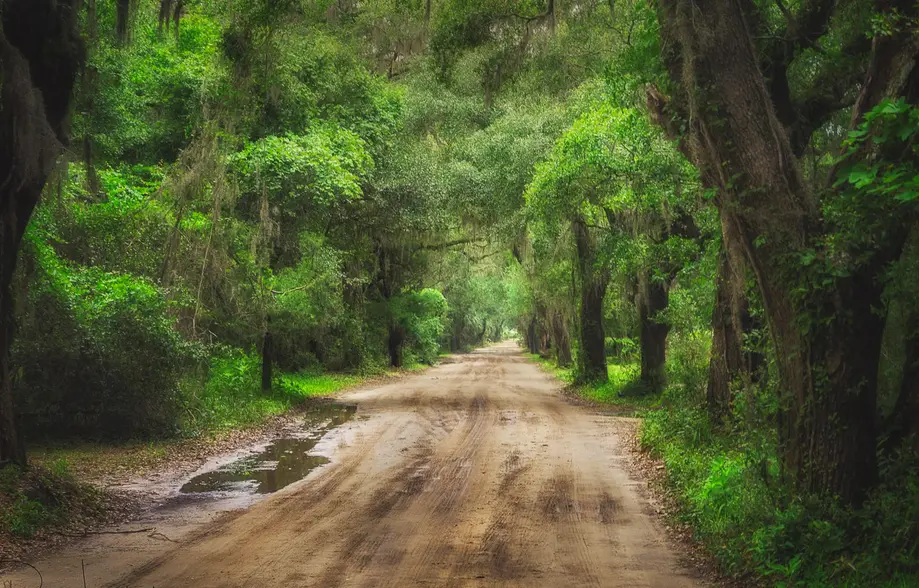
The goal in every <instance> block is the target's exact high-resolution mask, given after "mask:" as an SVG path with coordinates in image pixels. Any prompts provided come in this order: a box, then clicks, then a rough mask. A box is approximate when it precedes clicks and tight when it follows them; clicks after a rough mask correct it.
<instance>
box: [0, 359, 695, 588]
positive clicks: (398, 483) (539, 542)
mask: <svg viewBox="0 0 919 588" xmlns="http://www.w3.org/2000/svg"><path fill="white" fill-rule="evenodd" d="M341 399H342V400H343V401H345V402H353V403H356V404H357V405H358V407H359V409H358V413H357V417H356V418H355V419H354V420H353V421H351V422H350V423H348V424H347V425H346V426H344V427H342V428H340V429H338V430H336V431H334V432H333V433H332V434H331V435H330V437H329V438H327V439H326V440H325V443H324V444H325V446H326V449H327V451H328V454H329V456H330V457H331V458H332V464H330V465H329V466H326V467H324V468H321V469H320V470H318V471H316V472H314V473H312V474H311V475H310V476H309V477H308V478H307V479H306V480H304V481H303V482H300V483H297V484H294V485H292V486H289V487H288V488H286V489H284V490H282V491H281V492H278V493H277V494H274V495H271V496H270V497H269V498H268V499H266V500H264V501H262V502H260V503H258V504H255V505H254V506H252V507H251V508H246V509H238V510H233V511H230V512H225V513H223V514H215V515H213V516H211V517H210V518H208V517H204V516H198V517H197V519H196V517H195V516H189V515H188V512H189V509H192V512H193V511H194V509H199V510H200V509H206V508H207V506H206V503H202V504H199V505H195V504H191V505H189V504H186V505H183V506H181V507H176V508H175V509H174V510H173V511H171V512H161V513H159V514H158V515H157V516H159V517H160V519H159V522H158V529H160V530H162V531H163V532H164V533H166V534H167V535H168V536H169V538H170V539H171V541H163V540H162V538H156V537H153V538H151V537H147V536H146V535H144V534H137V535H111V536H105V537H100V538H96V539H92V540H89V541H87V542H84V543H82V544H80V545H77V546H74V547H73V548H70V549H68V550H66V551H65V552H61V553H58V554H55V555H53V556H51V557H49V558H46V559H45V560H43V561H40V562H36V563H35V565H36V567H37V568H38V569H39V570H41V571H42V573H43V574H44V578H45V586H52V587H54V588H57V587H63V588H69V587H71V586H73V587H80V586H82V585H83V580H82V575H81V574H82V570H81V560H82V561H83V562H85V568H86V575H87V586H89V587H90V588H97V587H99V586H109V587H146V588H152V587H154V586H155V587H156V588H185V587H192V586H194V587H200V588H218V587H219V588H224V587H231V586H232V587H235V586H239V587H243V586H245V587H261V586H285V587H286V586H291V587H293V586H296V587H311V586H315V587H335V586H356V587H377V586H390V587H394V588H395V587H398V588H404V587H414V586H448V587H463V586H477V587H480V586H527V587H539V586H545V587H564V588H569V587H574V586H597V587H604V588H616V587H647V586H653V587H662V588H683V587H694V586H699V585H701V581H700V580H697V579H695V577H694V575H693V574H692V572H690V571H689V570H686V569H683V568H682V567H681V566H680V564H679V562H678V558H677V555H676V554H675V553H674V552H673V551H672V549H671V547H670V546H669V544H668V543H667V541H666V539H665V537H664V532H663V529H662V527H661V526H660V524H659V522H658V521H657V520H656V519H655V517H654V515H653V514H652V513H651V509H650V508H649V507H648V504H647V502H646V500H645V499H644V498H643V497H642V493H641V492H640V491H639V490H640V488H641V487H642V486H643V483H642V482H640V481H639V480H636V479H633V478H631V477H630V475H629V473H628V472H627V470H626V468H625V460H626V451H627V449H626V447H625V446H624V442H625V440H623V439H620V437H619V435H620V432H621V431H623V430H625V427H619V426H611V425H612V424H613V423H611V421H614V420H615V419H616V417H609V416H601V415H596V414H592V413H590V412H589V411H587V410H585V409H584V408H582V407H578V406H572V405H570V404H568V403H566V402H565V401H564V400H563V398H561V396H560V395H559V393H558V385H557V383H556V382H554V381H553V380H552V379H551V378H550V377H549V376H548V375H547V374H545V373H543V372H542V371H541V370H540V369H539V368H538V367H537V366H536V365H533V364H532V363H530V362H528V361H526V360H525V358H524V357H523V356H522V355H521V353H520V352H519V350H518V349H517V347H516V346H515V345H513V344H511V343H504V344H501V345H498V346H494V347H490V348H487V349H482V350H479V351H477V352H475V353H471V354H468V355H464V356H459V357H458V358H456V359H455V361H453V362H451V363H447V364H444V365H441V366H439V367H436V368H433V369H431V370H429V371H427V372H426V373H424V374H422V375H418V376H415V377H411V378H406V379H403V380H400V381H398V382H396V383H394V384H390V385H387V386H383V387H379V388H374V389H365V390H357V391H354V392H350V393H347V394H345V395H343V396H342V397H341ZM199 515H200V513H199ZM176 541H177V542H176ZM30 574H31V576H30ZM0 580H3V581H7V582H8V581H10V580H12V581H13V582H14V586H17V587H28V586H31V585H32V584H30V583H29V582H34V581H35V580H34V572H32V571H31V570H22V571H20V572H17V573H16V574H13V575H11V576H3V577H2V578H0ZM35 585H36V586H37V585H38V584H37V583H36V584H35Z"/></svg>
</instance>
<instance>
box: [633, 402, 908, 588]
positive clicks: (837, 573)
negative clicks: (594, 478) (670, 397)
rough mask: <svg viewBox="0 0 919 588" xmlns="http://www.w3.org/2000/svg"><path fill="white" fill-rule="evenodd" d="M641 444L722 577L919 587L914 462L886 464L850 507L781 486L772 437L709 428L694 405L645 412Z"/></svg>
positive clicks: (816, 585)
mask: <svg viewBox="0 0 919 588" xmlns="http://www.w3.org/2000/svg"><path fill="white" fill-rule="evenodd" d="M752 431H755V430H752ZM640 441H641V444H642V446H643V447H645V448H647V449H649V450H650V451H652V452H653V454H655V455H657V456H658V457H659V458H660V459H662V461H663V462H664V465H665V467H666V471H667V478H666V484H667V486H668V487H669V489H670V490H671V492H672V496H674V497H675V499H676V500H677V503H678V506H679V515H678V516H679V517H680V518H681V519H682V520H683V521H684V522H686V523H688V524H689V525H690V527H691V528H692V529H693V531H694V533H695V536H696V538H697V539H699V540H700V541H702V542H703V543H704V544H705V546H706V547H707V548H708V549H709V550H710V551H711V553H712V554H713V555H714V556H715V558H716V559H717V561H718V562H719V564H720V566H721V567H722V569H723V570H724V571H725V572H726V573H728V574H730V575H732V576H735V577H740V578H745V577H751V576H752V577H759V578H762V579H764V581H765V582H766V583H767V584H769V585H774V586H782V587H791V586H806V587H813V588H824V587H826V588H829V587H836V586H841V587H851V588H856V587H858V588H862V587H864V588H868V587H871V588H874V587H879V588H880V587H886V588H901V587H904V588H905V587H907V586H919V483H917V482H916V480H915V474H914V472H915V471H916V469H917V467H919V464H917V463H915V461H916V460H915V457H914V456H906V455H904V456H902V457H899V458H896V459H894V460H892V461H890V462H888V463H885V464H883V465H882V468H881V470H882V471H881V475H882V480H883V482H882V484H881V485H880V486H879V488H878V489H877V490H876V491H875V492H874V494H873V495H872V496H871V497H870V499H869V500H868V501H867V503H866V504H865V505H864V506H863V507H862V508H861V509H858V510H855V509H852V508H847V507H843V506H841V505H840V504H839V503H837V502H835V501H833V500H829V499H820V498H816V497H806V496H801V495H799V494H795V493H793V492H792V491H791V490H790V489H788V488H786V487H784V486H783V485H782V484H781V482H780V481H779V478H778V467H777V465H776V463H777V462H776V459H775V453H774V449H773V448H774V440H772V439H770V438H768V436H767V435H766V434H765V433H760V434H756V433H755V432H751V429H750V428H748V427H737V428H736V429H735V430H732V431H728V432H724V433H720V432H716V431H713V430H712V429H711V427H710V426H709V421H708V417H707V415H706V413H705V411H704V408H703V407H702V405H701V403H698V406H696V407H688V406H686V405H685V404H684V405H681V406H670V407H668V408H665V409H662V410H655V411H650V412H648V413H647V414H646V415H645V420H644V423H643V425H642V428H641V433H640Z"/></svg>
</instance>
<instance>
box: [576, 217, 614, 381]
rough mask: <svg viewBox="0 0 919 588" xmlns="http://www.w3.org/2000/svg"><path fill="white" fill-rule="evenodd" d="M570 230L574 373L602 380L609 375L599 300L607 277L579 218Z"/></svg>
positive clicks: (603, 294)
mask: <svg viewBox="0 0 919 588" xmlns="http://www.w3.org/2000/svg"><path fill="white" fill-rule="evenodd" d="M572 229H573V231H574V240H575V246H576V248H577V254H578V264H577V265H578V277H579V278H580V289H581V306H580V323H581V324H580V342H581V349H580V353H578V371H579V374H578V375H579V377H580V379H582V380H584V381H587V382H605V381H606V380H607V378H608V377H609V376H608V374H607V371H606V335H605V333H604V331H603V299H604V298H605V297H606V286H607V281H608V280H607V278H606V276H605V274H604V272H603V271H602V270H600V269H598V268H597V267H596V245H595V243H594V239H593V237H592V236H591V234H590V231H589V230H588V228H587V226H586V225H585V224H584V221H583V219H575V220H574V222H572Z"/></svg>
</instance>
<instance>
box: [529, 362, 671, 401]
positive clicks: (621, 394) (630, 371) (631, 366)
mask: <svg viewBox="0 0 919 588" xmlns="http://www.w3.org/2000/svg"><path fill="white" fill-rule="evenodd" d="M524 355H526V356H527V357H528V358H530V359H532V360H534V361H535V362H537V363H538V364H539V366H540V367H541V368H542V369H543V370H544V371H546V372H548V373H550V374H552V375H553V376H554V377H556V378H558V379H559V380H561V381H562V382H564V383H565V384H566V386H567V388H568V390H569V391H571V392H573V393H574V394H577V395H578V396H580V397H581V398H584V399H586V400H589V401H591V402H596V403H600V404H608V405H610V406H615V407H619V408H622V409H623V410H624V411H634V412H636V413H640V412H642V411H646V410H649V409H651V408H655V407H657V406H659V404H660V395H659V394H647V395H640V394H634V393H633V392H634V391H635V389H636V387H635V383H636V382H637V381H638V373H639V364H638V362H617V363H608V364H607V366H606V371H607V375H608V376H607V377H608V378H609V379H608V381H607V382H604V383H602V384H601V383H595V384H577V383H575V380H576V373H575V368H574V367H566V368H560V367H558V366H557V365H556V364H555V362H554V361H552V360H551V359H548V358H545V357H542V356H541V355H538V354H535V353H525V354H524Z"/></svg>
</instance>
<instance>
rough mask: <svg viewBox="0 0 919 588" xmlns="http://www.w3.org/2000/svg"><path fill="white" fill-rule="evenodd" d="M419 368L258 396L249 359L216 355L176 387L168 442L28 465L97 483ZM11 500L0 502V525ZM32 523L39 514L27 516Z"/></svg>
mask: <svg viewBox="0 0 919 588" xmlns="http://www.w3.org/2000/svg"><path fill="white" fill-rule="evenodd" d="M426 367H428V366H426V365H422V364H412V365H410V366H407V367H405V368H402V369H398V370H396V369H378V370H373V371H372V372H367V373H363V374H339V373H318V372H312V373H309V372H302V373H279V374H277V375H276V377H275V379H274V386H273V389H272V391H271V393H270V394H267V395H266V394H263V393H262V391H261V389H260V388H261V385H260V376H261V364H260V363H259V360H258V357H257V356H255V355H254V354H253V355H248V354H241V353H237V354H234V355H232V356H225V357H223V358H216V359H215V360H213V362H212V364H211V369H210V371H209V374H208V378H207V381H206V382H205V383H204V384H203V385H202V384H201V383H200V382H184V383H183V388H182V391H181V392H182V398H183V402H184V404H185V415H184V418H183V421H182V422H181V425H180V428H179V429H178V430H177V431H176V434H175V435H173V436H172V437H166V438H155V439H137V440H127V441H105V440H99V441H79V442H73V441H70V440H60V441H53V442H45V443H32V444H31V445H30V446H29V457H30V462H31V463H32V464H35V465H36V466H38V468H43V469H44V470H54V469H55V468H57V470H59V471H61V472H66V473H67V476H69V477H70V478H72V479H75V480H91V481H94V482H105V481H108V480H123V479H128V478H132V477H136V476H141V475H145V474H146V473H148V472H150V471H154V470H156V469H159V468H162V467H165V466H167V465H169V464H179V463H180V462H182V461H183V460H188V461H193V460H194V459H196V457H197V456H198V455H200V454H208V453H212V452H214V451H221V450H222V449H221V448H225V447H230V446H233V445H236V444H239V443H245V442H246V441H247V440H248V439H255V438H256V437H258V435H259V434H260V432H261V431H262V430H264V427H265V425H266V424H267V423H268V422H269V421H271V420H272V419H275V418H277V417H281V416H282V415H284V414H287V413H288V412H290V411H292V410H294V411H295V410H296V409H297V408H298V407H301V406H304V405H306V404H308V403H309V401H310V399H315V398H322V397H329V396H333V395H335V394H337V393H339V392H342V391H344V390H346V389H348V388H352V387H355V386H358V385H362V384H368V383H370V382H373V381H374V380H377V379H386V378H392V377H396V376H398V375H400V374H402V373H406V372H408V373H414V372H417V371H420V370H423V369H425V368H426ZM3 471H6V470H3ZM50 481H51V482H53V480H50ZM14 502H15V501H9V500H7V501H6V502H0V521H2V520H3V519H2V517H5V516H7V513H8V512H9V511H10V508H12V506H11V505H13V504H14ZM22 508H25V509H27V508H29V507H27V506H23V507H22ZM23 513H24V514H25V513H26V511H23ZM30 520H31V519H30ZM40 520H42V519H41V518H40V517H38V518H35V519H34V521H35V522H38V521H40ZM38 527H39V528H40V527H41V525H38Z"/></svg>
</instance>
